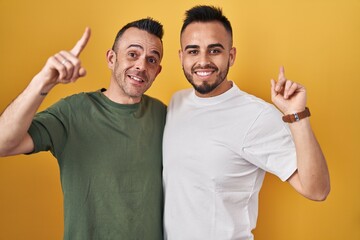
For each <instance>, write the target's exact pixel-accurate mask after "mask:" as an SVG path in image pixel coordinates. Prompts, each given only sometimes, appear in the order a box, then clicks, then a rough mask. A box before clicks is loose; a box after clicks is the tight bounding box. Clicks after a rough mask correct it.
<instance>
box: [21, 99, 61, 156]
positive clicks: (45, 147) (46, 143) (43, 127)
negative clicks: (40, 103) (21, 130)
mask: <svg viewBox="0 0 360 240" xmlns="http://www.w3.org/2000/svg"><path fill="white" fill-rule="evenodd" d="M64 109H66V108H65V106H64V103H63V102H61V101H60V102H58V103H56V104H54V105H53V106H51V107H50V108H48V109H46V110H45V111H43V112H39V113H37V114H36V115H35V117H34V119H33V121H32V123H31V126H30V128H29V130H28V133H29V134H30V136H31V137H32V139H33V142H34V151H33V152H32V153H37V152H40V151H51V153H52V154H53V155H54V156H55V157H57V156H59V155H60V154H61V152H62V149H63V147H64V144H65V142H66V136H67V134H66V132H67V131H66V129H67V127H66V124H67V123H66V119H67V118H66V116H64V112H65V110H64Z"/></svg>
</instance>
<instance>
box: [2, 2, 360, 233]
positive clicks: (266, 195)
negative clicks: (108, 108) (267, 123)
mask: <svg viewBox="0 0 360 240" xmlns="http://www.w3.org/2000/svg"><path fill="white" fill-rule="evenodd" d="M196 4H214V5H216V6H221V7H222V8H223V10H224V13H225V14H226V15H227V17H228V18H229V20H230V21H231V23H232V26H233V29H234V45H235V46H236V47H237V59H236V62H235V65H234V66H233V67H232V68H231V70H230V74H229V79H231V80H234V81H235V82H236V83H237V84H238V85H239V86H240V87H241V88H242V89H243V90H245V91H248V92H250V93H252V94H255V95H257V96H259V97H262V98H263V99H265V100H269V99H270V98H269V96H270V83H269V80H270V78H272V77H276V76H277V74H278V68H279V66H280V65H284V66H285V70H286V73H287V74H286V75H287V77H288V78H289V79H292V80H295V81H299V82H301V83H302V84H304V85H305V86H306V87H307V89H308V106H309V107H310V109H311V111H312V114H313V116H312V117H311V123H312V126H313V128H314V131H315V133H316V135H317V137H318V140H319V141H320V143H321V146H322V148H323V151H324V153H325V155H326V157H327V161H328V165H329V169H330V174H331V183H332V191H331V193H330V195H329V197H328V199H327V200H326V201H325V202H322V203H318V202H312V201H310V200H307V199H304V198H303V197H301V196H300V195H299V194H297V193H296V192H295V191H294V190H293V189H292V188H291V187H290V186H289V184H287V183H282V182H281V181H280V180H279V179H277V178H276V177H273V176H270V175H267V177H266V179H265V182H264V187H263V189H262V191H261V195H260V207H259V219H258V226H257V228H256V230H255V236H256V239H257V240H269V239H270V240H289V239H291V240H297V239H299V240H300V239H302V240H304V239H306V240H311V239H324V240H325V239H326V240H331V239H334V240H339V239H341V240H342V239H345V240H357V239H360V173H359V170H360V158H359V157H356V155H357V152H356V151H358V150H359V148H360V144H359V143H360V141H359V135H360V128H359V119H360V113H359V112H360V110H359V103H360V97H359V89H360V74H359V71H360V0H302V1H295V0H271V1H270V0H251V1H250V0H248V1H245V0H221V1H220V0H219V1H200V0H197V1H190V0H182V1H168V0H152V1H147V0H146V1H145V0H137V1H122V0H116V1H115V0H102V1H95V0H77V1H74V0H61V1H58V0H57V1H54V0H32V1H28V0H18V1H7V0H0V34H1V37H0V111H2V110H3V109H5V107H6V106H7V105H8V104H9V103H10V102H11V101H12V100H13V99H14V98H15V97H16V96H17V95H18V94H19V93H20V92H21V91H22V90H23V89H24V88H25V86H26V85H27V84H28V82H29V81H30V80H31V78H32V76H34V75H35V74H36V73H37V72H38V71H39V70H40V69H41V67H42V66H43V65H44V63H45V62H46V60H47V58H48V57H49V56H51V55H52V54H54V53H56V52H58V51H59V50H61V49H70V48H71V47H72V46H73V44H74V43H75V42H76V41H77V39H78V38H79V37H80V36H81V34H82V32H83V30H84V28H85V27H86V26H90V27H91V28H92V33H93V34H92V37H91V39H90V42H89V44H88V46H87V48H86V49H85V51H84V53H83V54H82V55H81V59H82V62H83V65H84V66H85V67H86V68H87V70H88V75H87V77H86V78H84V79H81V80H79V81H78V82H77V83H75V84H69V85H62V86H58V87H57V88H56V89H54V90H53V91H52V92H51V93H50V95H49V96H48V97H47V98H46V100H45V102H44V103H43V105H42V107H41V109H43V108H45V107H47V106H49V105H50V104H52V103H54V102H55V101H57V100H58V99H60V98H61V97H64V96H67V95H70V94H73V93H77V92H80V91H92V90H97V89H99V88H101V87H107V86H108V80H109V76H110V75H109V71H108V69H107V66H106V61H105V52H106V50H107V49H108V48H110V47H111V45H112V43H113V39H114V37H115V34H116V33H117V31H118V30H119V28H120V27H121V26H123V25H124V24H125V23H127V22H129V21H133V20H136V19H139V18H143V17H146V16H152V17H154V18H156V19H158V20H159V21H161V22H162V23H163V24H164V28H165V36H164V45H165V57H164V59H163V72H162V73H161V74H160V76H159V77H158V79H157V80H156V82H155V83H154V85H153V87H152V89H151V90H149V92H148V94H149V95H152V96H155V97H158V98H160V99H161V100H163V101H164V102H165V103H168V102H169V100H170V97H171V95H172V94H173V93H174V92H175V91H176V90H179V89H182V88H186V87H189V85H188V83H187V81H186V80H185V79H184V77H183V73H182V71H181V66H180V63H179V60H178V55H177V52H178V49H179V31H180V27H181V22H182V19H183V16H184V11H185V10H186V9H188V8H190V7H192V6H194V5H196ZM0 134H1V133H0ZM62 210H63V209H62V193H61V187H60V181H59V170H58V166H57V162H56V160H55V159H54V158H53V157H52V156H51V154H49V153H40V154H37V155H33V156H16V157H7V158H2V159H0V239H4V240H5V239H6V240H12V239H27V240H28V239H34V240H35V239H36V240H42V239H44V240H45V239H46V240H48V239H61V238H62V232H63V213H62Z"/></svg>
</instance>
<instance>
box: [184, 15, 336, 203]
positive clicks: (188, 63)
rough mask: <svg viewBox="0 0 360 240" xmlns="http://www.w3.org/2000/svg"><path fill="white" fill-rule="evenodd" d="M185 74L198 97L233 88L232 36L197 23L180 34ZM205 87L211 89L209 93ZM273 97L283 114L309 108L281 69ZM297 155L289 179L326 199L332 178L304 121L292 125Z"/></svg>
mask: <svg viewBox="0 0 360 240" xmlns="http://www.w3.org/2000/svg"><path fill="white" fill-rule="evenodd" d="M179 56H180V60H181V64H182V66H183V71H184V74H185V76H186V78H187V79H188V81H189V82H190V83H191V84H192V85H193V86H194V89H195V93H196V95H197V96H199V97H213V96H217V95H220V94H222V93H224V92H226V91H227V90H229V89H230V88H231V87H232V84H231V81H228V80H227V72H228V70H229V67H231V66H232V65H233V64H234V61H235V56H236V50H235V48H233V47H232V46H231V35H230V34H229V33H227V32H226V30H225V28H224V27H223V26H222V25H221V24H220V23H219V22H216V21H213V22H206V23H203V22H194V23H191V24H189V25H188V26H187V27H186V28H185V30H184V31H183V33H182V34H181V50H180V51H179ZM205 86H213V88H210V87H208V88H207V91H205V90H206V87H205ZM271 98H272V101H273V103H274V105H275V106H276V107H277V108H278V109H279V110H280V111H281V112H282V113H283V114H285V115H286V114H293V113H296V112H301V111H303V110H304V109H305V107H306V102H307V101H306V98H307V94H306V89H305V88H304V87H303V86H302V85H301V84H299V83H296V82H293V81H291V80H288V79H287V78H286V77H285V70H284V68H283V67H281V68H280V71H279V76H278V79H277V80H276V81H275V80H273V79H272V80H271ZM289 126H290V131H291V133H292V136H293V139H294V143H295V148H296V154H297V167H298V169H297V171H295V173H294V174H293V175H292V176H291V177H290V178H289V179H288V182H289V183H290V185H291V186H293V187H294V188H295V190H296V191H298V192H299V193H300V194H302V195H303V196H305V197H307V198H309V199H312V200H316V201H322V200H325V199H326V197H327V195H328V194H329V192H330V177H329V171H328V168H327V164H326V160H325V157H324V155H323V153H322V150H321V148H320V145H319V143H318V142H317V140H316V138H315V135H314V133H313V131H312V128H311V125H310V119H309V118H305V119H302V120H300V121H298V122H295V123H291V124H289Z"/></svg>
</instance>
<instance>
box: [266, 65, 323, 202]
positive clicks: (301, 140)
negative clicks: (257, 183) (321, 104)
mask: <svg viewBox="0 0 360 240" xmlns="http://www.w3.org/2000/svg"><path fill="white" fill-rule="evenodd" d="M306 98H307V96H306V89H305V88H304V87H303V86H302V85H300V84H298V83H295V82H292V81H291V80H288V79H286V77H285V74H284V68H283V67H281V68H280V74H279V78H278V81H277V82H275V80H271V99H272V101H273V102H274V104H275V105H276V107H277V108H279V109H280V111H282V112H283V113H284V114H285V115H287V114H293V113H297V112H301V111H303V110H304V109H305V107H306ZM289 126H290V131H291V134H292V137H293V139H294V143H295V148H296V155H297V171H296V172H295V173H294V174H293V175H292V176H291V177H290V178H289V179H288V182H289V183H290V184H291V185H292V186H293V187H294V188H295V189H296V190H297V191H298V192H299V193H301V194H302V195H303V196H305V197H307V198H309V199H312V200H317V201H321V200H325V199H326V197H327V195H328V194H329V192H330V177H329V171H328V167H327V164H326V160H325V157H324V155H323V153H322V150H321V148H320V145H319V143H318V141H317V140H316V137H315V135H314V133H313V131H312V128H311V126H310V119H309V118H305V119H301V120H300V121H297V122H293V123H290V124H289Z"/></svg>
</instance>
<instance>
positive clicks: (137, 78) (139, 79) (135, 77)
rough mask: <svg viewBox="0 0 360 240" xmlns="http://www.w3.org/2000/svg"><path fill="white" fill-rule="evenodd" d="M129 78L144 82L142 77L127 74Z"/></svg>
mask: <svg viewBox="0 0 360 240" xmlns="http://www.w3.org/2000/svg"><path fill="white" fill-rule="evenodd" d="M128 77H129V78H131V79H132V80H134V81H137V82H141V83H142V82H145V81H144V80H143V79H141V78H139V77H137V76H133V75H128Z"/></svg>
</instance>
